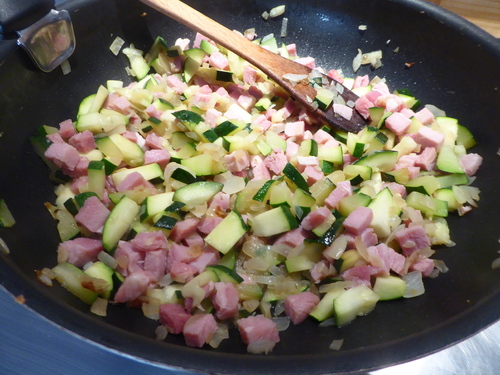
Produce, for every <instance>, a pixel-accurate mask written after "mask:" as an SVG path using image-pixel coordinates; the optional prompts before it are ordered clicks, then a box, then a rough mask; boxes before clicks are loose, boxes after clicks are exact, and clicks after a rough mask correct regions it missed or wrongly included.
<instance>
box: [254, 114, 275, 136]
mask: <svg viewBox="0 0 500 375" xmlns="http://www.w3.org/2000/svg"><path fill="white" fill-rule="evenodd" d="M271 125H272V122H271V121H269V120H268V119H267V118H266V116H265V115H259V116H257V117H256V118H254V119H253V121H252V129H256V128H259V129H260V130H261V131H262V133H264V132H265V131H267V130H268V129H269V128H270V127H271Z"/></svg>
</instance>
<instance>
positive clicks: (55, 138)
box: [45, 133, 65, 143]
mask: <svg viewBox="0 0 500 375" xmlns="http://www.w3.org/2000/svg"><path fill="white" fill-rule="evenodd" d="M45 137H46V138H47V139H48V140H49V141H51V142H52V143H65V141H64V139H63V137H62V136H61V134H60V133H52V134H47V135H46V136H45Z"/></svg>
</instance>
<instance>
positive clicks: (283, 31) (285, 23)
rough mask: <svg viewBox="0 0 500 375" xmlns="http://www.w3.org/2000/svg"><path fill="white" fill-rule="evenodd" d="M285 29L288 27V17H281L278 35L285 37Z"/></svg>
mask: <svg viewBox="0 0 500 375" xmlns="http://www.w3.org/2000/svg"><path fill="white" fill-rule="evenodd" d="M287 29H288V18H286V17H283V21H282V22H281V32H280V36H281V37H282V38H284V37H286V34H287Z"/></svg>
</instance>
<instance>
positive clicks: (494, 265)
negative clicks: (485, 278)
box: [491, 258, 500, 270]
mask: <svg viewBox="0 0 500 375" xmlns="http://www.w3.org/2000/svg"><path fill="white" fill-rule="evenodd" d="M491 268H492V269H494V270H497V269H500V258H496V259H495V260H494V261H493V262H492V263H491Z"/></svg>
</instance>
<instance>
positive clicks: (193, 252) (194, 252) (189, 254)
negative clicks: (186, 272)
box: [167, 242, 201, 272]
mask: <svg viewBox="0 0 500 375" xmlns="http://www.w3.org/2000/svg"><path fill="white" fill-rule="evenodd" d="M200 254H201V250H200V249H194V248H190V247H187V246H184V245H181V244H178V243H175V242H174V243H173V244H172V245H171V246H170V249H169V250H168V253H167V271H168V272H170V269H171V267H172V264H173V263H174V262H183V263H186V264H187V263H190V262H192V261H193V260H195V259H196V257H198V256H199V255H200Z"/></svg>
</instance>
